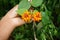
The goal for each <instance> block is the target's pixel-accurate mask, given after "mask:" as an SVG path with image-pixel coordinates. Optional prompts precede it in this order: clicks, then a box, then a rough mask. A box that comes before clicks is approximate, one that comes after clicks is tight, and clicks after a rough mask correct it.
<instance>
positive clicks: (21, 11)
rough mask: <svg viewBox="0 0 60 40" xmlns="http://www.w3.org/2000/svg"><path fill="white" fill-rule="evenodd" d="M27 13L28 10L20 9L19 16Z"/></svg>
mask: <svg viewBox="0 0 60 40" xmlns="http://www.w3.org/2000/svg"><path fill="white" fill-rule="evenodd" d="M25 11H27V9H18V10H17V13H18V14H19V15H22V14H23V13H24V12H25Z"/></svg>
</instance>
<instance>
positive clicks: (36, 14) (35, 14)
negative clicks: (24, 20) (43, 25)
mask: <svg viewBox="0 0 60 40" xmlns="http://www.w3.org/2000/svg"><path fill="white" fill-rule="evenodd" d="M32 17H33V21H35V22H39V21H40V20H41V19H42V17H41V12H38V11H36V10H35V11H34V12H33V15H32Z"/></svg>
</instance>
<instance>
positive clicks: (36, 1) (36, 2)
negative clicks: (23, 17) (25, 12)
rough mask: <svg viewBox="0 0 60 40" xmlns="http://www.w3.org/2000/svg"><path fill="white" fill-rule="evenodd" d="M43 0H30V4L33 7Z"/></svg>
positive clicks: (40, 3)
mask: <svg viewBox="0 0 60 40" xmlns="http://www.w3.org/2000/svg"><path fill="white" fill-rule="evenodd" d="M42 2H43V0H32V2H31V5H32V6H34V7H38V6H41V5H42Z"/></svg>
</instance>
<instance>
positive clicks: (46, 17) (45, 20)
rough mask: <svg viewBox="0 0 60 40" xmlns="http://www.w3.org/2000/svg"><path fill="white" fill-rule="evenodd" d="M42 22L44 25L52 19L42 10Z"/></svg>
mask: <svg viewBox="0 0 60 40" xmlns="http://www.w3.org/2000/svg"><path fill="white" fill-rule="evenodd" d="M41 14H42V22H43V24H44V25H46V24H48V23H50V19H49V16H48V15H47V13H45V12H42V13H41Z"/></svg>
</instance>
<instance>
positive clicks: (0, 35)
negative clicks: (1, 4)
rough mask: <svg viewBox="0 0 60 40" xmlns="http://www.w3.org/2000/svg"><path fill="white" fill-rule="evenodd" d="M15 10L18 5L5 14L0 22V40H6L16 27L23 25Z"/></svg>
mask: <svg viewBox="0 0 60 40" xmlns="http://www.w3.org/2000/svg"><path fill="white" fill-rule="evenodd" d="M17 9H18V5H16V6H15V7H14V8H12V9H11V10H10V11H8V12H7V14H6V15H5V16H4V17H3V18H2V19H1V20H0V40H7V39H8V38H9V36H10V34H11V33H12V31H13V30H14V29H15V28H16V27H17V26H21V25H22V24H25V22H24V21H23V20H22V19H21V18H20V17H18V15H17V12H16V10H17Z"/></svg>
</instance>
